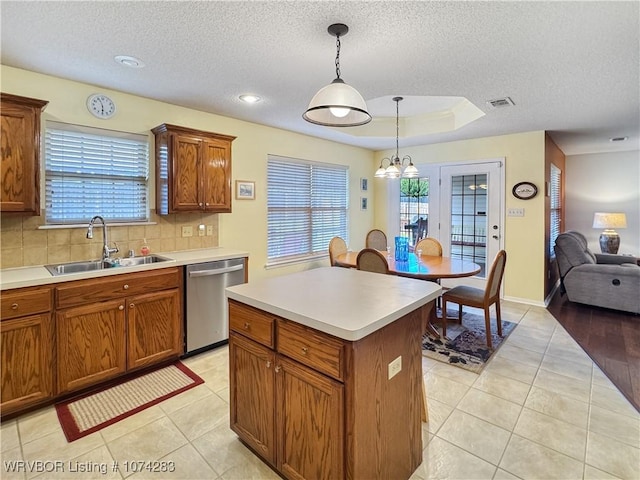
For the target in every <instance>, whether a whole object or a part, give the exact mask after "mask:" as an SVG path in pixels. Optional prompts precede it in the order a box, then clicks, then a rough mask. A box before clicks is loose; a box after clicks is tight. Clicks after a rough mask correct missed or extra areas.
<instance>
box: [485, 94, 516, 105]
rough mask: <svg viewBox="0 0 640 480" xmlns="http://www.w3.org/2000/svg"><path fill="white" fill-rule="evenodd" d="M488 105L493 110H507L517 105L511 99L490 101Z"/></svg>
mask: <svg viewBox="0 0 640 480" xmlns="http://www.w3.org/2000/svg"><path fill="white" fill-rule="evenodd" d="M487 103H488V104H489V105H490V106H491V107H493V108H505V107H512V106H514V105H515V103H513V100H511V98H510V97H504V98H496V99H494V100H489V101H488V102H487Z"/></svg>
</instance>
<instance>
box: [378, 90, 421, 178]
mask: <svg viewBox="0 0 640 480" xmlns="http://www.w3.org/2000/svg"><path fill="white" fill-rule="evenodd" d="M401 100H402V97H393V101H394V102H396V154H395V156H393V157H391V158H383V159H382V160H380V167H379V168H378V170H376V174H375V176H376V177H378V178H380V177H386V178H399V177H401V176H402V177H406V178H413V177H417V176H418V169H417V168H416V167H415V165H414V164H413V162H412V161H411V157H410V156H409V155H405V156H404V157H403V158H402V161H401V160H400V156H399V155H398V137H399V135H400V126H399V123H400V114H399V109H398V105H399V104H400V101H401ZM407 161H408V162H409V165H407V166H406V167H405V168H404V170H402V167H403V165H404V164H405V162H407ZM384 162H389V166H388V167H387V168H384Z"/></svg>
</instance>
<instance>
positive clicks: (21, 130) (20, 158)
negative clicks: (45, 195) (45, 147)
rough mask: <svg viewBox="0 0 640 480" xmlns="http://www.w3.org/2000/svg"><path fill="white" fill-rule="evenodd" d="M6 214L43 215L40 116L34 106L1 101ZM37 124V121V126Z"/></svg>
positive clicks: (1, 200) (0, 203)
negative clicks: (40, 199)
mask: <svg viewBox="0 0 640 480" xmlns="http://www.w3.org/2000/svg"><path fill="white" fill-rule="evenodd" d="M1 109H2V115H1V117H2V139H1V141H2V149H1V150H2V178H1V182H2V183H1V188H2V190H1V191H0V208H1V209H2V211H3V212H27V213H33V214H35V215H37V214H39V213H40V201H39V195H40V192H39V188H38V187H39V184H40V182H39V177H38V173H39V164H38V162H39V157H40V151H39V149H40V138H39V135H40V124H39V118H40V116H39V115H38V114H37V113H36V110H35V109H34V108H32V107H26V106H17V105H12V104H10V103H7V102H4V101H3V102H2V106H1ZM36 121H37V122H38V123H37V124H36Z"/></svg>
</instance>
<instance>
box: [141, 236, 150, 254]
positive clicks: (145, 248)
mask: <svg viewBox="0 0 640 480" xmlns="http://www.w3.org/2000/svg"><path fill="white" fill-rule="evenodd" d="M150 251H151V250H150V249H149V245H147V239H146V238H145V239H144V243H143V244H142V247H140V253H141V254H142V255H149V252H150Z"/></svg>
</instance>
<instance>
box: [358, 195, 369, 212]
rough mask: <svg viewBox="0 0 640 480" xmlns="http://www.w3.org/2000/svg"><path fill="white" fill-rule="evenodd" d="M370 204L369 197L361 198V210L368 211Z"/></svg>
mask: <svg viewBox="0 0 640 480" xmlns="http://www.w3.org/2000/svg"><path fill="white" fill-rule="evenodd" d="M368 204H369V201H368V200H367V197H360V210H366V209H367V206H368Z"/></svg>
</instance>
